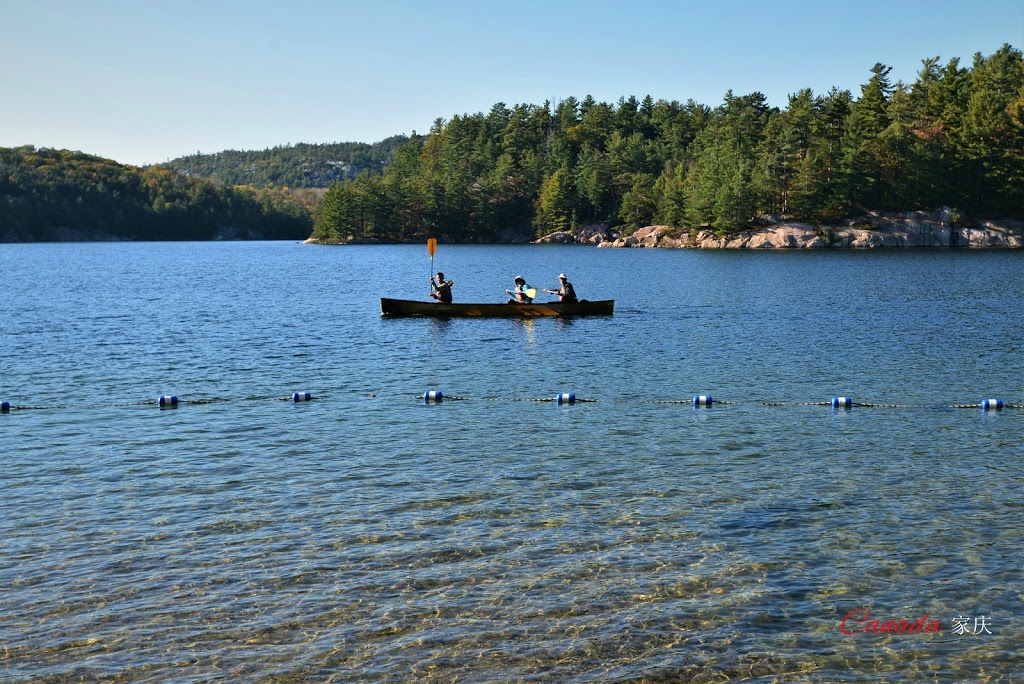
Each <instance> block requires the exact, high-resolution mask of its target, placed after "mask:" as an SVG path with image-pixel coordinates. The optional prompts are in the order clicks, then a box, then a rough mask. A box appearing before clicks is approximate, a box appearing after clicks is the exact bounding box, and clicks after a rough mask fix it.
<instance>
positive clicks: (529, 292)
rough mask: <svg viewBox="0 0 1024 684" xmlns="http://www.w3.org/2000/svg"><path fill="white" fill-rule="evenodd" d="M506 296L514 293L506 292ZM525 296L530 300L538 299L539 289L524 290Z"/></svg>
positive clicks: (529, 288)
mask: <svg viewBox="0 0 1024 684" xmlns="http://www.w3.org/2000/svg"><path fill="white" fill-rule="evenodd" d="M505 294H513V292H512V291H511V290H505ZM523 294H525V295H526V296H527V297H529V298H530V299H535V298H536V297H537V288H535V287H528V288H526V289H525V290H523Z"/></svg>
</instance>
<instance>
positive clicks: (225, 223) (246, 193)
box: [0, 147, 312, 242]
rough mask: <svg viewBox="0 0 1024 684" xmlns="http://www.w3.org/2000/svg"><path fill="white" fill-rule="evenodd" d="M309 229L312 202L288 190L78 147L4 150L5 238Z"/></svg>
mask: <svg viewBox="0 0 1024 684" xmlns="http://www.w3.org/2000/svg"><path fill="white" fill-rule="evenodd" d="M311 228H312V219H311V216H310V208H309V206H306V205H305V204H303V203H302V202H301V201H300V199H299V198H298V197H296V195H295V194H294V193H292V192H289V191H288V190H287V189H255V188H252V187H241V186H239V187H225V186H222V185H217V184H214V183H211V182H209V181H205V180H201V179H198V178H189V177H187V176H184V175H182V174H180V173H177V172H175V171H172V170H170V169H167V168H163V167H160V166H154V167H148V168H141V169H140V168H138V167H135V166H127V165H123V164H118V163H117V162H114V161H111V160H109V159H102V158H100V157H95V156H92V155H88V154H84V153H81V152H69V151H67V150H52V149H36V148H34V147H18V148H0V242H2V241H11V242H27V241H48V240H54V239H59V238H57V237H55V236H57V235H58V234H59V232H60V231H65V235H68V236H69V237H70V238H72V239H123V240H209V239H215V238H219V237H220V238H222V237H250V238H252V237H257V238H264V239H300V240H301V239H305V238H306V237H308V236H309V232H310V230H311ZM69 230H70V231H72V232H71V233H67V232H66V231H69ZM65 239H68V238H65Z"/></svg>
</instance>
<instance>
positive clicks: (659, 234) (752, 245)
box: [597, 209, 1024, 249]
mask: <svg viewBox="0 0 1024 684" xmlns="http://www.w3.org/2000/svg"><path fill="white" fill-rule="evenodd" d="M767 221H768V225H765V226H763V227H760V228H754V229H750V230H744V231H740V232H738V233H734V234H732V235H728V236H724V237H723V236H719V235H716V234H715V232H714V231H713V230H712V229H711V228H704V229H701V230H697V231H691V232H682V231H680V230H678V229H672V228H670V227H668V226H646V227H644V228H640V229H639V230H637V231H635V232H633V233H632V234H630V235H625V236H623V235H620V236H618V237H617V238H615V239H603V240H600V241H599V242H597V246H598V247H618V248H623V247H627V248H632V247H660V248H668V249H879V248H953V249H1021V248H1024V221H1019V220H1016V219H1003V220H985V221H973V222H965V221H963V220H962V219H960V218H959V217H958V216H956V214H955V212H954V211H952V210H950V209H942V210H939V211H930V212H929V211H910V212H900V213H895V212H893V213H888V212H870V213H868V214H866V215H864V216H862V217H858V218H856V219H850V220H847V221H846V222H845V223H843V224H838V225H835V224H812V223H799V222H790V221H781V220H772V219H768V220H767Z"/></svg>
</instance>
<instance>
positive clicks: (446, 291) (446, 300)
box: [430, 271, 455, 304]
mask: <svg viewBox="0 0 1024 684" xmlns="http://www.w3.org/2000/svg"><path fill="white" fill-rule="evenodd" d="M454 284H455V281H454V280H445V279H444V273H441V272H440V271H438V272H437V281H435V280H434V279H433V278H431V279H430V296H431V297H433V298H434V299H436V300H437V301H439V302H440V303H442V304H451V303H452V285H454Z"/></svg>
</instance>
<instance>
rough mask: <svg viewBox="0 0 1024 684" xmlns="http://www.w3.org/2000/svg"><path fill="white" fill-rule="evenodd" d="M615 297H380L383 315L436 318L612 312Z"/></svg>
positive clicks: (610, 313) (602, 313) (606, 313)
mask: <svg viewBox="0 0 1024 684" xmlns="http://www.w3.org/2000/svg"><path fill="white" fill-rule="evenodd" d="M614 308H615V300H614V299H605V300H602V301H598V302H588V301H587V300H585V299H584V300H582V301H580V302H576V303H574V304H569V303H565V304H563V303H561V302H550V303H547V304H544V303H537V302H534V303H533V304H458V303H457V304H441V303H439V302H417V301H411V300H408V299H387V298H384V297H381V300H380V312H381V314H382V315H384V316H433V317H435V318H453V317H461V318H534V317H537V316H611V315H612V310H613V309H614Z"/></svg>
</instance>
